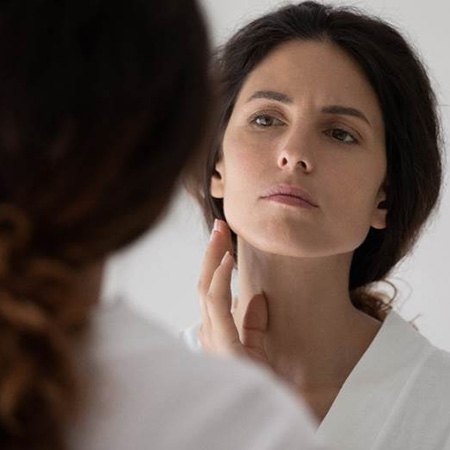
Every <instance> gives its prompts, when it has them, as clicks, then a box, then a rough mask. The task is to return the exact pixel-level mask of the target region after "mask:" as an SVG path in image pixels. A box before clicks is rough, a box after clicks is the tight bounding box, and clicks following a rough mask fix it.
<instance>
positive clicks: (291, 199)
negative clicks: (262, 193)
mask: <svg viewBox="0 0 450 450" xmlns="http://www.w3.org/2000/svg"><path fill="white" fill-rule="evenodd" d="M264 198H265V199H266V200H270V201H273V202H277V203H282V204H284V205H289V206H297V207H301V208H307V209H315V208H317V206H313V205H311V203H309V202H307V201H306V200H304V199H302V198H301V197H296V196H293V195H286V194H275V195H270V196H268V197H264Z"/></svg>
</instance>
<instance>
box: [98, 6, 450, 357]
mask: <svg viewBox="0 0 450 450" xmlns="http://www.w3.org/2000/svg"><path fill="white" fill-rule="evenodd" d="M202 3H203V5H204V7H205V13H206V14H207V16H208V19H209V21H210V28H211V34H212V38H213V42H214V43H215V44H219V43H221V42H223V41H224V40H225V39H227V37H228V36H230V35H231V34H232V33H233V32H234V31H235V30H236V29H237V28H239V26H240V25H242V24H244V23H246V22H247V21H249V20H250V19H252V18H254V17H256V16H258V15H260V14H262V13H264V12H266V11H268V10H269V9H271V8H273V7H276V6H278V5H280V4H282V3H280V2H279V1H278V2H277V1H269V0H203V2H202ZM329 3H333V4H341V3H342V4H347V5H348V4H352V5H355V6H358V7H361V8H363V9H365V10H366V11H368V12H371V13H375V14H377V15H379V16H381V17H382V18H385V19H387V20H389V21H390V22H391V23H393V24H394V25H396V26H397V27H399V28H400V29H401V30H402V31H403V33H404V34H405V35H406V36H407V37H408V38H409V40H410V41H412V42H413V44H414V46H415V47H416V49H417V50H418V51H419V53H420V54H421V55H422V58H423V60H424V61H425V63H426V65H427V66H428V68H429V71H430V74H431V77H432V80H433V83H434V87H435V89H436V91H437V93H438V98H439V104H440V109H441V112H442V122H443V126H444V130H445V136H446V141H447V142H449V143H450V133H449V130H450V29H449V25H448V17H449V12H450V6H449V4H448V3H447V0H429V1H427V2H412V1H411V0H386V1H381V0H366V1H360V2H340V1H332V0H331V1H329ZM449 154H450V152H449V151H448V150H447V149H446V152H445V155H446V159H447V160H448V159H450V158H449V157H448V155H449ZM449 178H450V176H449V174H448V172H446V178H445V187H444V193H443V196H442V199H441V207H440V209H439V211H438V214H437V215H436V216H435V218H434V220H433V221H432V222H431V223H430V225H429V226H428V229H427V230H426V232H425V234H424V235H423V236H422V238H421V240H420V242H419V244H418V246H417V247H416V248H415V250H414V252H413V254H412V255H411V256H409V257H408V258H406V259H405V260H404V261H403V262H402V263H401V264H400V265H399V266H398V267H397V270H396V271H395V272H394V275H393V276H392V277H390V280H391V281H393V282H394V283H395V284H396V286H397V287H398V288H399V295H398V298H399V303H398V304H397V310H398V311H399V312H400V314H401V315H402V316H403V317H405V318H406V319H408V320H410V319H413V318H416V317H417V316H418V317H417V319H416V321H415V323H416V325H417V326H418V328H419V329H420V331H421V332H422V333H423V334H424V335H425V336H426V337H428V338H429V339H430V340H431V341H432V342H433V343H434V344H435V345H437V346H439V347H442V348H445V349H447V350H450V294H449V280H450V266H449V253H450V237H449V233H450V192H449V188H448V186H449ZM207 239H208V236H207V235H206V229H205V227H204V225H203V222H202V218H201V215H200V212H199V210H198V209H197V207H196V205H195V204H194V203H193V202H192V201H191V200H190V198H189V197H188V196H187V195H186V194H184V193H183V192H182V191H179V194H178V195H177V196H176V198H174V201H173V203H172V206H171V208H170V210H169V211H168V213H167V215H166V216H165V217H164V218H163V219H162V220H161V221H160V223H159V224H158V226H157V227H156V228H154V230H153V231H151V232H150V233H147V235H146V236H144V237H143V238H142V239H141V240H140V241H139V242H138V243H136V244H134V245H133V246H132V247H130V248H128V249H126V250H125V251H124V252H122V253H121V254H119V255H116V256H115V257H113V258H112V259H110V261H109V263H108V266H107V272H106V276H105V283H104V294H103V296H104V298H105V299H110V298H112V297H114V296H116V295H120V296H122V297H123V298H125V299H126V301H127V302H129V303H131V304H132V305H133V307H135V308H136V309H137V310H139V311H140V312H142V314H144V315H146V316H149V317H153V318H156V319H157V320H160V321H162V322H163V323H165V324H166V325H167V327H168V329H169V330H171V331H173V332H177V331H178V330H181V329H182V328H184V327H186V326H188V325H190V324H192V323H193V322H196V321H198V320H199V309H198V301H197V295H196V283H197V279H198V275H199V271H200V265H201V261H202V257H203V252H204V249H205V246H206V243H207Z"/></svg>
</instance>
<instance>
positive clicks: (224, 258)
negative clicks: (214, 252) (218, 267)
mask: <svg viewBox="0 0 450 450" xmlns="http://www.w3.org/2000/svg"><path fill="white" fill-rule="evenodd" d="M229 256H231V255H230V252H229V251H227V252H226V253H225V255H223V258H222V261H220V264H224V263H225V261H226V260H227V259H228V257H229Z"/></svg>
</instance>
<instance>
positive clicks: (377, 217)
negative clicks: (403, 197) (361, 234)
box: [371, 191, 388, 230]
mask: <svg viewBox="0 0 450 450" xmlns="http://www.w3.org/2000/svg"><path fill="white" fill-rule="evenodd" d="M377 200H378V201H377V207H376V208H375V211H374V214H373V218H372V224H371V226H372V227H373V228H375V229H377V230H382V229H384V228H386V216H387V212H388V210H387V201H386V194H385V193H384V191H382V192H380V197H379V198H378V199H377Z"/></svg>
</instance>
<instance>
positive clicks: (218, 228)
mask: <svg viewBox="0 0 450 450" xmlns="http://www.w3.org/2000/svg"><path fill="white" fill-rule="evenodd" d="M213 230H214V231H220V221H219V219H215V220H214V228H213Z"/></svg>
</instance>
